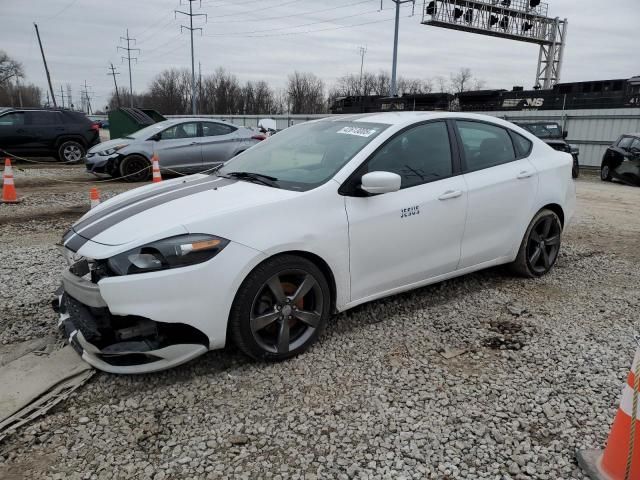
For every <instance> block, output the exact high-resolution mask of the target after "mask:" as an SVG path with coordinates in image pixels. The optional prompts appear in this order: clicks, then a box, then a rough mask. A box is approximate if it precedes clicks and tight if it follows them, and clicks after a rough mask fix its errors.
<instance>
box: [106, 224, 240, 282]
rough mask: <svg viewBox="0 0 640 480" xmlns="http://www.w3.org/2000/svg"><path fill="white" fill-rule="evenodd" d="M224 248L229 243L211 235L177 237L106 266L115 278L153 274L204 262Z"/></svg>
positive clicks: (141, 248) (142, 247) (126, 253)
mask: <svg viewBox="0 0 640 480" xmlns="http://www.w3.org/2000/svg"><path fill="white" fill-rule="evenodd" d="M228 244H229V240H226V239H224V238H220V237H216V236H213V235H205V234H200V233H198V234H192V235H179V236H177V237H170V238H165V239H164V240H159V241H157V242H153V243H149V244H148V245H144V246H141V247H138V248H134V249H133V250H129V251H128V252H124V253H121V254H119V255H116V256H115V257H111V258H110V259H109V260H108V262H107V263H108V265H109V268H110V269H111V271H112V272H114V273H115V274H117V275H131V274H134V273H147V272H156V271H158V270H168V269H171V268H178V267H186V266H187V265H195V264H197V263H202V262H206V261H207V260H210V259H212V258H213V257H215V256H216V255H217V254H218V253H220V252H221V251H222V249H223V248H224V247H226V246H227V245H228Z"/></svg>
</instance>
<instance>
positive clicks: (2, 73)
mask: <svg viewBox="0 0 640 480" xmlns="http://www.w3.org/2000/svg"><path fill="white" fill-rule="evenodd" d="M23 77H24V70H23V69H22V64H21V63H20V62H18V61H17V60H14V59H13V58H11V57H10V56H9V55H8V54H7V53H6V52H5V51H4V50H0V86H2V85H5V84H6V83H7V82H9V81H10V80H11V79H12V78H23Z"/></svg>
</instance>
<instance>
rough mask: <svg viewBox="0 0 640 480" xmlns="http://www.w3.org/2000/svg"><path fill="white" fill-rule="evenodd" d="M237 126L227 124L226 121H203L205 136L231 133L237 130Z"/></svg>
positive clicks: (203, 134)
mask: <svg viewBox="0 0 640 480" xmlns="http://www.w3.org/2000/svg"><path fill="white" fill-rule="evenodd" d="M236 130H237V128H235V127H232V126H231V125H225V124H224V123H214V122H203V123H202V136H203V137H216V136H218V135H229V134H230V133H232V132H235V131H236Z"/></svg>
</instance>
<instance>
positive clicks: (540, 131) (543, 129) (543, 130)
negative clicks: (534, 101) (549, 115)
mask: <svg viewBox="0 0 640 480" xmlns="http://www.w3.org/2000/svg"><path fill="white" fill-rule="evenodd" d="M522 127H523V128H525V129H527V130H529V131H530V132H531V133H533V134H534V135H535V136H536V137H538V138H562V130H561V129H560V125H558V124H557V123H548V124H544V125H543V124H540V123H531V124H528V125H527V124H524V125H522Z"/></svg>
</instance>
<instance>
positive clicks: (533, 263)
mask: <svg viewBox="0 0 640 480" xmlns="http://www.w3.org/2000/svg"><path fill="white" fill-rule="evenodd" d="M561 243H562V223H561V222H560V218H558V215H557V214H556V213H555V212H553V211H551V210H547V209H543V210H540V211H539V212H538V213H537V214H536V216H535V217H533V220H531V223H530V224H529V226H528V227H527V231H526V233H525V234H524V238H523V239H522V243H521V244H520V250H518V256H517V257H516V259H515V261H514V262H513V263H512V264H511V265H510V267H511V270H512V271H513V272H514V273H515V274H517V275H520V276H523V277H527V278H535V277H541V276H543V275H546V274H547V273H549V271H550V270H551V269H552V268H553V266H554V265H555V263H556V260H557V259H558V254H559V253H560V245H561Z"/></svg>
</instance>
